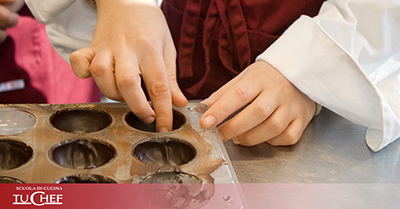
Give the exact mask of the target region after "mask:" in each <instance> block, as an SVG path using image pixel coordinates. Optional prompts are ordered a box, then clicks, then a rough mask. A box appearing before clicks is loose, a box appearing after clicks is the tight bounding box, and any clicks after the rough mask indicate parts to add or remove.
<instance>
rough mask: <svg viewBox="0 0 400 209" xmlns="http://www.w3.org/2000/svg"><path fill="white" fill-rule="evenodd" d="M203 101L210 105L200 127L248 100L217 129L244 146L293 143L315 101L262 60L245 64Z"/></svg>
mask: <svg viewBox="0 0 400 209" xmlns="http://www.w3.org/2000/svg"><path fill="white" fill-rule="evenodd" d="M203 103H205V104H206V105H208V106H209V107H210V108H209V110H208V111H207V112H206V113H205V114H204V115H203V116H202V117H201V119H200V124H201V125H202V127H204V128H209V127H210V126H215V125H217V124H219V123H221V122H222V121H223V120H224V119H225V118H226V117H228V116H229V115H231V114H232V113H234V112H235V111H236V110H238V109H239V108H241V107H243V106H245V105H246V104H248V103H250V104H249V105H248V106H247V107H246V108H245V109H244V110H242V111H241V112H240V113H238V114H237V115H236V116H234V117H233V118H232V119H231V120H229V121H228V122H226V123H225V124H223V125H221V126H220V127H219V128H218V130H219V131H220V133H221V136H222V138H223V140H224V141H227V140H229V139H233V142H234V143H236V144H241V145H244V146H252V145H256V144H260V143H262V142H265V141H266V142H268V143H269V144H271V145H293V144H295V143H296V142H297V141H298V140H299V139H300V137H301V135H302V133H303V131H304V129H305V128H306V126H307V125H308V123H309V122H310V120H311V119H312V117H313V115H314V112H315V103H314V102H313V101H312V100H311V99H309V98H308V97H307V96H306V95H304V94H303V93H302V92H300V91H299V90H298V89H297V88H296V87H295V86H293V85H292V84H291V83H290V82H289V81H288V80H287V79H286V78H285V77H283V75H282V74H280V73H279V72H278V71H277V70H276V69H275V68H273V67H272V66H271V65H269V64H268V63H266V62H264V61H258V62H256V63H253V64H252V65H250V66H249V67H247V69H245V70H244V71H243V72H242V73H241V74H239V75H238V76H237V77H235V78H234V79H232V80H231V81H230V82H228V83H227V84H225V85H224V86H223V87H221V88H220V89H219V90H218V91H216V92H215V93H214V94H212V95H211V96H210V97H209V98H208V99H206V100H205V101H204V102H203Z"/></svg>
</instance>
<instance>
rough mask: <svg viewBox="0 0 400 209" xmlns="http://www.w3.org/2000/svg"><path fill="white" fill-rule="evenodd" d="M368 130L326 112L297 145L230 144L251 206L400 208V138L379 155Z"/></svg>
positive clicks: (228, 147)
mask: <svg viewBox="0 0 400 209" xmlns="http://www.w3.org/2000/svg"><path fill="white" fill-rule="evenodd" d="M365 131H366V128H365V127H362V126H359V125H356V124H353V123H351V122H349V121H348V120H346V119H344V118H342V117H340V116H338V115H336V114H335V113H333V112H331V111H329V110H327V109H323V110H322V112H321V114H320V115H318V116H316V117H314V119H313V120H312V121H311V123H310V124H309V126H308V127H307V129H306V130H305V132H304V134H303V136H302V138H301V140H300V141H299V142H298V143H297V144H295V145H294V146H289V147H273V146H270V145H268V144H267V143H263V144H260V145H257V146H254V147H242V146H237V145H235V144H233V143H232V142H231V141H228V142H226V143H225V146H226V149H227V152H228V154H229V156H230V159H231V161H232V165H233V167H234V169H235V172H236V175H237V177H238V179H239V182H240V183H242V184H243V192H244V194H245V196H246V199H250V201H249V200H248V202H249V205H250V206H251V207H250V208H256V206H258V207H257V208H267V206H268V207H269V208H400V184H399V183H400V162H399V155H400V140H397V141H395V142H393V143H392V144H390V145H389V146H388V147H386V148H384V149H383V150H381V151H379V152H373V151H371V150H370V149H369V148H368V147H367V145H366V143H365V138H364V137H365ZM254 183H256V184H254ZM253 190H257V192H254V191H253ZM299 196H301V197H304V198H305V199H307V201H305V199H304V198H299ZM293 198H294V199H295V200H293ZM296 198H297V199H296ZM291 199H292V202H290V200H291ZM255 201H256V202H257V201H258V203H255ZM287 201H289V203H287ZM305 202H307V204H305V206H304V203H305ZM310 203H312V204H310ZM293 205H296V206H299V207H292V206H293Z"/></svg>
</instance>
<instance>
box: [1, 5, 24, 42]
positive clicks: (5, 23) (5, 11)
mask: <svg viewBox="0 0 400 209" xmlns="http://www.w3.org/2000/svg"><path fill="white" fill-rule="evenodd" d="M23 5H24V0H0V44H1V43H3V42H4V40H6V38H7V28H9V27H14V26H15V25H17V23H18V18H19V15H18V13H17V12H18V11H19V10H20V9H21V8H22V6H23Z"/></svg>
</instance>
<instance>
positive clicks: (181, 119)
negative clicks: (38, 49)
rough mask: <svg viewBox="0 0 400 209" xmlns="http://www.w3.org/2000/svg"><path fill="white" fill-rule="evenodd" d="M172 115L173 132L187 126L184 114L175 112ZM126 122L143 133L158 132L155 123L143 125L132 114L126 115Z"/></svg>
mask: <svg viewBox="0 0 400 209" xmlns="http://www.w3.org/2000/svg"><path fill="white" fill-rule="evenodd" d="M172 114H173V124H172V130H176V129H178V128H180V127H181V126H182V125H183V124H185V122H186V117H185V116H184V115H183V114H182V113H180V112H178V111H177V110H173V111H172ZM125 120H126V122H127V123H128V124H129V125H130V126H132V127H133V128H136V129H139V130H142V131H147V132H156V123H155V121H154V122H153V123H150V124H146V123H143V122H142V121H141V120H139V118H137V117H136V116H135V115H134V114H133V113H132V112H129V113H128V114H127V115H126V117H125ZM156 120H157V119H156Z"/></svg>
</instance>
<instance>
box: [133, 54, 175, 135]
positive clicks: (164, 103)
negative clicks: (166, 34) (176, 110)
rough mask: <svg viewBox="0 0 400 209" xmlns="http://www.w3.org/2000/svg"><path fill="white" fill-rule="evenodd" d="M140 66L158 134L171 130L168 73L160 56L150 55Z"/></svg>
mask: <svg viewBox="0 0 400 209" xmlns="http://www.w3.org/2000/svg"><path fill="white" fill-rule="evenodd" d="M149 57H151V59H147V60H145V61H144V62H143V64H142V65H141V66H140V68H141V69H142V74H143V80H144V83H145V85H146V88H147V91H148V94H149V97H150V100H151V103H152V105H153V108H154V111H155V113H156V129H157V131H158V132H167V131H171V130H172V122H173V116H172V99H171V88H170V85H169V77H168V72H167V70H166V68H165V64H164V61H163V60H162V59H161V58H162V57H161V56H158V55H156V54H155V55H152V56H149Z"/></svg>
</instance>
